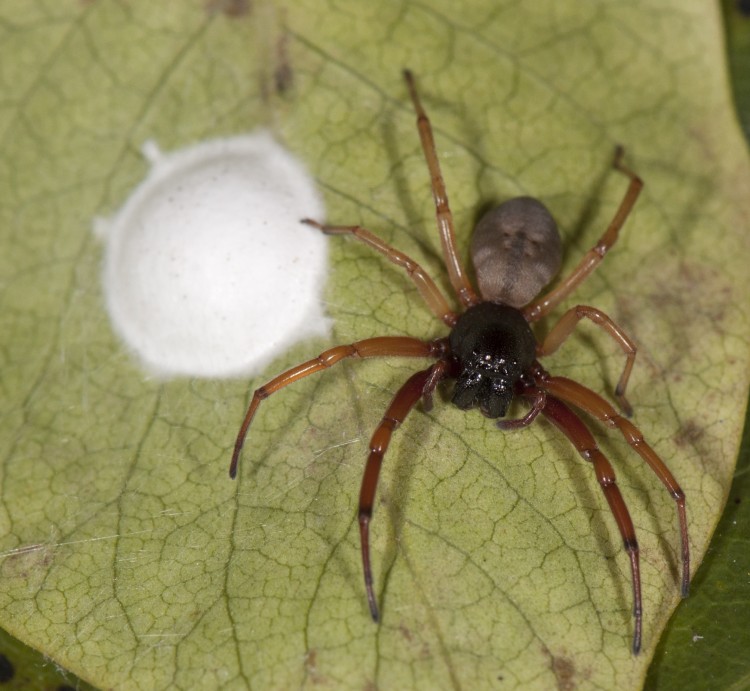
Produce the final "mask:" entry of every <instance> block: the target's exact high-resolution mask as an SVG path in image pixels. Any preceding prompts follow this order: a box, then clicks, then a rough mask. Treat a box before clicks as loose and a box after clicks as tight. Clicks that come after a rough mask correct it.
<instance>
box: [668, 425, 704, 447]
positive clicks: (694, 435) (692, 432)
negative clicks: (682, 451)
mask: <svg viewBox="0 0 750 691" xmlns="http://www.w3.org/2000/svg"><path fill="white" fill-rule="evenodd" d="M704 435H705V432H704V431H703V428H702V427H700V426H699V425H698V424H697V423H696V421H695V420H688V421H687V422H685V424H684V425H682V427H680V429H679V430H678V431H677V434H676V435H675V439H674V441H675V444H677V446H680V447H685V446H695V445H696V444H698V443H699V442H700V440H701V439H703V436H704Z"/></svg>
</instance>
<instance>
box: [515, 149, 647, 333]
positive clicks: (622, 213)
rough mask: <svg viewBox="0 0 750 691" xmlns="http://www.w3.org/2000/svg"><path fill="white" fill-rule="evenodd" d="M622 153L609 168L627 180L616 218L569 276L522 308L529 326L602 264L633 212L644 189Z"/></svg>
mask: <svg viewBox="0 0 750 691" xmlns="http://www.w3.org/2000/svg"><path fill="white" fill-rule="evenodd" d="M624 155H625V150H624V149H623V148H622V147H621V146H618V147H617V149H616V150H615V160H614V162H613V164H612V166H613V167H614V168H615V169H616V170H619V171H620V172H621V173H624V174H625V175H627V176H628V177H629V178H630V184H629V185H628V189H627V191H626V192H625V196H624V197H623V198H622V201H621V202H620V206H619V208H618V209H617V213H616V214H615V217H614V218H613V219H612V221H611V222H610V224H609V226H608V227H607V230H605V231H604V234H603V235H602V236H601V237H600V238H599V240H598V241H597V243H596V244H595V245H594V246H593V247H592V248H591V249H590V250H589V251H588V252H586V254H585V255H584V256H583V259H581V261H580V262H579V264H578V266H577V267H576V268H575V269H573V271H572V273H571V274H570V275H569V276H567V277H566V278H565V279H564V280H563V281H562V282H561V283H560V284H559V285H558V286H557V287H555V288H553V289H552V290H551V291H550V292H549V293H547V294H546V295H543V296H542V297H540V298H538V299H537V300H534V301H533V302H531V303H529V304H528V305H526V307H524V308H523V315H524V317H526V319H527V320H528V321H530V322H535V321H537V320H538V319H540V318H541V317H543V316H544V315H545V314H547V313H548V312H550V311H551V310H552V309H554V308H555V307H556V306H557V305H559V304H560V303H561V302H562V301H563V300H564V299H565V298H566V297H568V295H570V294H571V293H572V292H573V291H574V290H575V289H576V288H577V287H578V286H579V285H581V283H583V281H585V280H586V278H587V277H588V275H589V274H590V273H591V272H592V271H593V270H594V269H595V268H596V267H597V266H599V264H600V263H601V261H602V259H604V255H605V254H606V253H607V252H608V251H609V249H610V248H611V247H612V245H614V244H615V242H617V236H618V234H619V232H620V228H622V226H623V224H624V223H625V221H626V220H627V218H628V216H629V215H630V212H631V211H632V210H633V206H634V205H635V202H636V200H637V199H638V195H639V194H640V193H641V189H643V181H642V180H641V179H640V178H639V177H638V176H637V175H636V174H635V173H634V172H633V171H632V170H630V168H628V167H626V166H625V165H624V164H623V162H622V157H623V156H624Z"/></svg>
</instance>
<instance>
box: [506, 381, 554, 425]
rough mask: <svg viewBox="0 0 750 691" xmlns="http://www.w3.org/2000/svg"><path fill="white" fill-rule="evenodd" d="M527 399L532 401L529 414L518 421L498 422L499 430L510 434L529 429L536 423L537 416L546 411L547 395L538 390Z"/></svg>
mask: <svg viewBox="0 0 750 691" xmlns="http://www.w3.org/2000/svg"><path fill="white" fill-rule="evenodd" d="M526 398H530V399H531V410H529V412H528V413H526V415H524V416H523V417H522V418H518V420H498V421H497V422H496V423H495V424H496V425H497V427H498V429H501V430H504V431H505V432H510V431H512V430H517V429H521V428H523V427H528V426H529V425H530V424H531V423H532V422H534V420H536V416H537V415H539V413H541V412H542V410H543V409H544V405H545V403H546V401H547V393H546V392H545V391H543V390H542V389H537V390H536V394H535V395H533V396H526Z"/></svg>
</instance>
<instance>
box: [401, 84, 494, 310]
mask: <svg viewBox="0 0 750 691" xmlns="http://www.w3.org/2000/svg"><path fill="white" fill-rule="evenodd" d="M404 79H405V80H406V86H407V87H408V89H409V95H410V96H411V100H412V103H413V104H414V111H415V112H416V114H417V127H418V128H419V138H420V140H421V142H422V150H423V151H424V157H425V159H426V161H427V168H428V169H429V171H430V179H431V181H432V196H433V198H434V200H435V212H436V214H437V225H438V230H439V231H440V242H441V244H442V246H443V257H444V258H445V265H446V268H447V269H448V276H449V277H450V281H451V285H452V286H453V289H454V290H455V291H456V294H457V295H458V299H459V300H460V301H461V304H462V305H464V306H465V307H470V306H471V305H475V304H476V303H477V302H479V298H478V297H477V294H476V292H475V291H474V288H473V287H472V285H471V282H470V281H469V277H468V276H467V275H466V270H465V269H464V267H463V264H462V262H461V257H460V256H459V254H458V248H457V247H456V233H455V230H454V228H453V214H452V213H451V210H450V206H449V205H448V194H447V192H446V190H445V181H444V180H443V174H442V173H441V172H440V162H439V161H438V156H437V150H436V149H435V137H434V136H433V134H432V126H431V125H430V120H429V118H428V117H427V113H425V110H424V108H423V107H422V102H421V101H420V100H419V94H418V93H417V87H416V85H415V83H414V75H413V74H412V73H411V72H410V71H409V70H404Z"/></svg>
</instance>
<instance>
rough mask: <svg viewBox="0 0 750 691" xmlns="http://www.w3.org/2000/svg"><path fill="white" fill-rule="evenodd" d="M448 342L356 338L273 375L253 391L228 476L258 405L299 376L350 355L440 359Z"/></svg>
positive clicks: (405, 337) (231, 475) (303, 376)
mask: <svg viewBox="0 0 750 691" xmlns="http://www.w3.org/2000/svg"><path fill="white" fill-rule="evenodd" d="M444 350H445V345H444V342H443V341H431V342H428V341H420V340H419V339H417V338H409V337H407V336H382V337H380V338H367V339H365V340H364V341H357V342H356V343H352V344H350V345H341V346H336V347H335V348H331V349H330V350H326V351H324V352H323V353H321V354H320V355H318V357H316V358H313V359H312V360H308V361H307V362H303V363H302V364H301V365H297V366H296V367H292V369H290V370H287V371H286V372H284V373H283V374H280V375H279V376H278V377H274V378H273V379H271V381H269V382H266V383H265V384H264V385H263V386H261V387H260V388H258V389H256V390H255V393H254V394H253V400H252V401H251V402H250V406H249V408H248V409H247V414H246V415H245V419H244V421H243V422H242V427H240V431H239V433H238V434H237V440H236V441H235V443H234V453H233V454H232V462H231V464H230V466H229V476H230V477H235V476H236V475H237V463H238V461H239V458H240V451H242V445H243V443H244V442H245V436H246V435H247V430H248V428H249V427H250V423H251V422H252V421H253V417H254V416H255V412H256V411H257V410H258V406H259V405H260V403H261V401H262V400H263V399H265V398H268V397H269V396H270V395H271V394H272V393H276V392H277V391H278V390H279V389H283V388H284V387H285V386H288V385H289V384H293V383H294V382H296V381H299V380H300V379H304V378H305V377H308V376H310V375H311V374H315V373H316V372H320V371H321V370H324V369H328V368H329V367H332V366H333V365H335V364H336V363H337V362H339V361H340V360H343V359H344V358H348V357H359V358H369V357H433V358H437V357H440V356H441V355H442V354H443V351H444Z"/></svg>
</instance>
